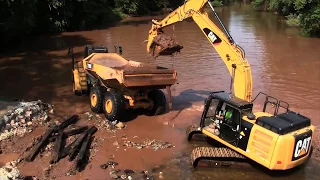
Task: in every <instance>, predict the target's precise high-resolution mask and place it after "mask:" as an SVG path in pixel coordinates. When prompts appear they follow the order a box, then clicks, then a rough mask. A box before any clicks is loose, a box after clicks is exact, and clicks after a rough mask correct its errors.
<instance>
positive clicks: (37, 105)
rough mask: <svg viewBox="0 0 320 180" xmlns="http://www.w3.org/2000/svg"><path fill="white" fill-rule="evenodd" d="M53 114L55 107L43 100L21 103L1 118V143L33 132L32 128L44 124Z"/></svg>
mask: <svg viewBox="0 0 320 180" xmlns="http://www.w3.org/2000/svg"><path fill="white" fill-rule="evenodd" d="M50 112H51V113H53V106H52V105H50V104H48V103H44V102H42V101H41V100H38V101H31V102H19V103H18V105H17V106H14V107H13V108H12V109H11V110H8V111H7V112H6V113H5V114H4V115H3V116H1V117H0V133H1V134H0V141H2V140H4V139H7V138H9V137H11V136H16V135H18V136H23V135H24V134H25V133H27V132H31V131H32V126H33V125H37V124H40V125H41V124H44V123H45V122H47V121H48V120H49V119H50V118H49V115H48V114H49V113H50Z"/></svg>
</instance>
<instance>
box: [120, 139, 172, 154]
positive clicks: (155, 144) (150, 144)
mask: <svg viewBox="0 0 320 180" xmlns="http://www.w3.org/2000/svg"><path fill="white" fill-rule="evenodd" d="M123 146H126V147H132V148H136V149H142V148H152V149H153V150H154V151H157V150H159V149H166V148H172V147H175V146H173V145H172V144H171V143H169V142H164V141H160V140H155V139H153V140H149V139H146V140H144V141H143V142H142V143H135V142H132V141H124V142H123Z"/></svg>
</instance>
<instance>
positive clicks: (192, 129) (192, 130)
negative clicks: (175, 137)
mask: <svg viewBox="0 0 320 180" xmlns="http://www.w3.org/2000/svg"><path fill="white" fill-rule="evenodd" d="M186 134H187V137H188V141H191V140H192V137H193V135H195V134H202V131H201V128H200V127H199V126H198V125H195V124H194V125H190V126H188V128H187V130H186Z"/></svg>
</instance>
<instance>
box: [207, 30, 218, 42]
mask: <svg viewBox="0 0 320 180" xmlns="http://www.w3.org/2000/svg"><path fill="white" fill-rule="evenodd" d="M208 38H209V39H210V41H211V42H214V41H215V40H217V37H216V36H215V35H214V33H213V32H212V31H211V32H210V33H209V34H208Z"/></svg>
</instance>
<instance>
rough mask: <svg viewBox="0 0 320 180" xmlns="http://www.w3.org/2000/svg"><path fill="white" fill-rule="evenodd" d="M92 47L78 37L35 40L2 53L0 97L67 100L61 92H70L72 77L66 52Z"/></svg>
mask: <svg viewBox="0 0 320 180" xmlns="http://www.w3.org/2000/svg"><path fill="white" fill-rule="evenodd" d="M92 43H94V42H93V41H91V40H89V39H87V38H85V37H83V36H81V35H59V36H39V37H35V38H34V39H33V40H31V41H27V42H24V43H23V44H22V45H21V46H19V47H16V48H14V49H11V51H7V52H6V53H2V54H1V55H0V81H1V82H2V88H1V90H0V94H1V97H2V98H4V99H9V100H10V99H11V100H12V99H24V100H36V99H41V100H44V101H51V100H52V99H53V98H54V97H57V96H58V95H60V94H61V95H60V96H59V98H60V99H68V98H69V97H68V94H70V93H65V92H68V91H71V90H72V89H71V88H72V85H71V82H72V76H71V59H70V57H68V56H67V49H68V47H71V46H74V47H80V46H82V47H84V46H85V45H88V44H92ZM52 51H58V52H54V53H53V52H52ZM63 88H64V89H63ZM57 89H61V90H57ZM69 89H70V90H69ZM64 90H65V91H64Z"/></svg>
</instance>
